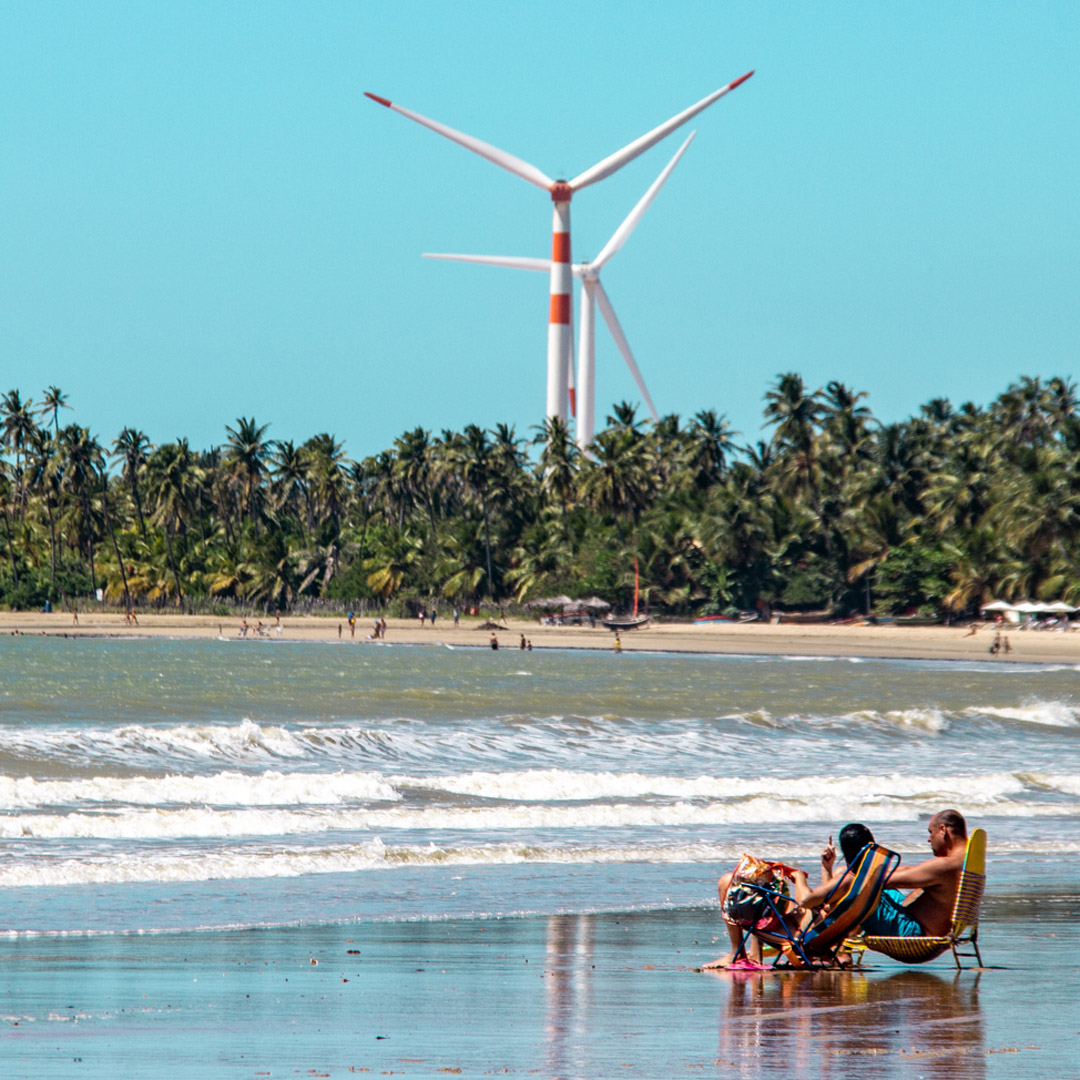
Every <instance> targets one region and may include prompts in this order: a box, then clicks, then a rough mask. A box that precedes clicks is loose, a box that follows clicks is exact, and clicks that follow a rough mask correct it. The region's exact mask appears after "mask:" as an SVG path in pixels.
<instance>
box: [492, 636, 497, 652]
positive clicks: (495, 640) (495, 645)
mask: <svg viewBox="0 0 1080 1080" xmlns="http://www.w3.org/2000/svg"><path fill="white" fill-rule="evenodd" d="M491 648H492V650H493V651H496V652H497V651H498V649H499V639H498V638H497V637H496V636H495V635H494V634H492V635H491Z"/></svg>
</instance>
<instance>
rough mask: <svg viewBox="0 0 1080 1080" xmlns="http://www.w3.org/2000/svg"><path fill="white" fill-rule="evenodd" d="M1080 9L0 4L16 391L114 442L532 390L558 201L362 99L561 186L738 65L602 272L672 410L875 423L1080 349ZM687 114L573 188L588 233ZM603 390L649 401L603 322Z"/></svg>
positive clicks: (469, 412)
mask: <svg viewBox="0 0 1080 1080" xmlns="http://www.w3.org/2000/svg"><path fill="white" fill-rule="evenodd" d="M1078 66H1080V5H1077V4H1076V3H1075V2H1065V0H1062V2H1060V3H1025V4H1017V3H949V4H940V3H934V4H931V3H907V4H903V5H879V4H854V3H828V2H822V3H817V4H809V5H807V4H802V5H795V4H788V5H782V4H762V3H750V2H740V3H706V2H704V0H703V2H701V3H665V4H658V3H655V2H647V3H646V2H622V3H607V2H600V0H594V2H591V3H587V4H585V3H579V4H562V5H555V6H552V5H551V4H539V3H531V4H525V3H507V2H498V3H496V2H484V3H481V2H465V3H462V2H455V3H436V2H434V0H428V2H420V3H409V2H401V0H395V2H393V3H385V2H380V3H368V2H363V0H360V2H354V3H325V2H324V3H313V4H302V3H273V2H259V3H244V2H232V3H229V4H220V3H210V2H207V3H191V2H188V3H182V2H178V3H169V4H165V3H145V2H141V0H140V2H132V3H111V2H107V0H96V2H94V3H89V4H87V3H81V2H80V3H66V2H53V3H37V2H31V0H23V2H13V0H7V2H5V3H3V4H2V5H0V68H2V70H3V73H4V74H3V78H2V80H0V389H3V390H6V389H9V388H13V387H17V388H19V389H21V390H22V392H23V394H24V395H29V396H31V397H34V398H35V399H40V396H41V391H42V388H43V387H45V386H46V385H48V384H56V385H59V386H60V387H61V388H62V389H63V390H65V391H66V392H67V393H68V394H69V395H70V398H71V402H72V404H73V405H75V406H76V411H75V412H73V413H67V414H65V419H67V420H71V419H76V420H78V421H79V422H80V423H84V424H87V425H89V426H90V427H91V428H92V430H94V432H95V433H97V434H98V435H99V436H101V437H102V438H103V439H106V440H111V439H112V438H113V437H114V436H115V435H116V433H117V432H118V431H119V429H120V428H121V427H122V426H124V425H125V424H129V425H135V426H139V427H141V428H143V429H144V430H145V431H146V432H147V433H148V434H149V435H150V437H151V439H153V440H155V441H163V440H167V439H170V438H174V437H176V436H178V435H187V436H188V437H189V438H190V439H191V441H192V443H193V445H195V446H198V447H204V446H208V445H210V444H211V443H216V442H221V441H222V440H223V439H224V437H225V431H224V429H225V425H226V424H228V423H232V422H233V421H234V420H235V418H236V417H238V416H240V415H245V416H251V415H254V416H255V417H256V418H257V419H258V420H259V421H260V422H264V423H269V424H270V425H271V427H270V435H271V436H276V437H279V438H294V439H302V438H305V437H307V436H309V435H311V434H313V433H315V432H318V431H330V432H333V433H334V434H336V435H337V436H338V437H340V438H344V439H345V440H346V442H347V449H348V451H349V452H350V454H352V456H354V457H360V456H363V455H365V454H368V453H372V452H375V451H377V450H379V449H382V448H384V447H386V446H388V445H389V444H390V443H391V442H392V440H393V439H394V437H395V436H396V435H398V434H400V433H401V432H402V431H403V430H404V429H406V428H408V427H414V426H416V425H418V424H419V425H423V426H424V427H427V428H431V429H434V430H436V431H438V430H440V429H442V428H445V427H449V428H460V427H461V426H463V425H464V424H467V423H470V422H475V423H478V424H481V425H484V426H491V425H493V424H495V423H496V422H499V421H507V422H510V423H513V424H516V425H517V428H518V430H519V432H521V433H531V432H530V428H531V426H532V425H533V424H536V423H538V422H539V421H540V419H541V417H542V413H543V409H544V383H545V349H546V312H547V295H546V293H547V283H546V280H545V279H544V278H543V277H542V276H540V275H530V274H515V273H512V272H509V271H499V270H493V269H489V268H483V267H473V266H454V265H447V264H439V263H429V262H425V261H423V260H421V259H420V257H419V256H420V252H421V251H425V250H428V251H473V252H482V253H493V254H523V255H541V256H544V255H547V254H548V253H549V249H550V217H551V209H550V206H551V204H550V201H549V200H548V198H547V196H546V195H545V194H544V193H543V192H542V191H539V190H538V189H536V188H533V187H531V186H530V185H528V184H526V183H524V182H522V181H520V180H518V179H516V178H515V177H513V176H510V175H509V174H508V173H504V172H503V171H501V170H499V169H497V168H495V167H493V166H492V165H490V164H488V163H487V162H485V161H482V160H481V159H479V158H477V157H474V156H473V155H471V154H469V153H467V152H466V151H464V150H462V149H460V148H458V147H456V146H453V145H452V144H450V143H448V142H445V141H444V140H442V139H440V138H439V137H437V136H436V135H434V134H432V133H431V132H428V131H426V130H424V129H423V128H421V127H418V126H417V125H415V124H412V123H411V122H409V121H408V120H406V119H404V118H403V117H401V116H398V115H395V114H393V113H391V112H389V111H388V110H386V109H382V108H380V107H379V106H377V105H374V104H372V103H371V102H370V101H368V100H367V99H365V98H364V97H363V96H362V93H363V91H364V90H372V91H374V92H376V93H378V94H382V95H384V96H386V97H390V98H392V99H394V100H395V101H398V102H400V103H401V104H403V105H405V106H407V107H410V108H412V109H414V110H416V111H418V112H421V113H425V114H427V115H429V116H432V117H435V118H436V119H439V120H442V121H443V122H445V123H447V124H449V125H451V126H453V127H457V128H459V129H461V130H464V131H466V132H469V133H470V134H473V135H476V136H478V137H480V138H483V139H485V140H487V141H490V142H493V143H495V144H496V145H499V146H502V147H504V148H505V149H507V150H510V151H512V152H514V153H516V154H518V155H519V156H521V157H523V158H525V159H526V160H528V161H531V162H533V163H534V164H536V165H537V166H538V167H539V168H540V169H542V170H543V171H544V172H546V173H548V174H549V175H552V176H565V175H571V176H572V175H574V174H576V173H578V172H580V171H582V170H584V169H585V168H586V167H588V166H589V165H591V164H593V163H594V162H596V161H597V160H599V159H600V158H602V157H604V156H606V155H607V154H608V153H610V152H612V151H613V150H615V149H617V148H619V147H620V146H622V145H623V144H625V143H627V142H629V141H630V140H631V139H633V138H635V137H637V136H638V135H639V134H642V133H643V132H645V131H646V130H648V129H649V128H651V127H653V126H654V125H656V124H657V123H659V122H661V121H663V120H665V119H667V118H668V117H669V116H670V115H672V114H673V113H675V112H677V111H679V110H681V109H682V108H684V107H685V106H687V105H689V104H691V103H692V102H694V101H696V100H698V99H699V98H701V97H703V96H705V95H706V94H707V93H709V92H710V91H712V90H714V89H716V88H717V87H719V86H721V85H723V84H724V83H726V82H728V81H729V80H730V79H732V78H733V77H735V76H737V75H740V74H742V73H743V72H745V71H747V70H749V69H750V68H755V69H756V70H757V74H756V76H755V77H754V78H753V79H751V80H750V81H749V82H748V83H746V84H744V85H743V86H742V87H740V88H739V89H738V90H736V91H735V92H734V93H733V94H731V95H730V96H728V97H727V98H724V99H722V100H721V101H720V102H718V103H717V104H715V105H714V106H712V107H711V108H710V109H708V110H707V111H706V112H705V113H703V114H702V115H701V116H700V117H698V118H697V120H695V121H694V122H693V123H692V125H691V126H692V127H693V128H695V129H696V130H697V131H698V137H697V139H696V140H695V142H694V143H693V145H692V146H691V148H690V150H689V152H688V153H687V155H686V156H685V157H684V158H683V160H682V162H681V163H680V164H679V166H678V168H677V169H676V170H675V172H674V174H673V175H672V177H671V179H670V181H669V182H668V184H667V186H666V188H665V189H664V190H663V191H662V192H661V194H660V196H659V197H658V199H657V201H656V202H655V203H654V205H653V207H652V208H651V210H650V211H649V213H648V215H647V216H646V218H645V220H644V222H643V223H642V225H641V226H640V227H639V229H638V231H637V232H636V233H635V234H634V236H633V238H632V239H631V240H630V242H629V243H628V244H627V245H626V247H625V248H624V249H623V251H622V252H620V253H619V254H618V255H617V256H616V257H615V259H614V261H613V262H612V263H611V264H610V266H609V267H608V268H607V269H606V270H605V274H604V281H605V284H606V286H607V289H608V291H609V293H610V295H611V297H612V300H613V302H614V304H615V307H616V310H617V311H618V313H619V315H620V317H621V319H622V321H623V325H624V327H625V329H626V332H627V335H628V337H629V339H630V342H631V344H632V346H633V347H634V350H635V352H636V354H637V357H638V360H639V363H640V365H641V368H642V371H643V373H644V375H645V379H646V381H647V383H648V384H649V387H650V390H651V391H652V394H653V397H654V399H655V400H656V403H657V406H658V408H659V410H660V412H661V413H665V412H678V413H680V414H682V415H683V416H689V415H692V414H693V413H694V412H695V411H697V410H698V409H701V408H705V407H711V408H716V409H718V410H719V411H721V412H723V413H726V414H727V415H728V417H729V419H730V420H731V421H732V423H733V424H734V425H735V427H736V428H738V429H740V430H741V431H742V432H743V437H744V438H745V439H756V438H758V437H760V434H761V432H760V425H761V405H762V396H763V394H764V392H765V390H766V388H767V387H768V385H769V384H770V383H771V382H772V381H773V380H774V378H775V376H776V375H777V373H779V372H784V371H791V370H794V371H799V372H801V373H802V374H803V376H804V377H805V378H806V380H807V382H808V383H810V384H811V385H812V386H819V385H823V384H824V383H825V382H827V381H828V380H830V379H834V378H835V379H840V380H842V381H844V382H846V383H849V384H851V385H853V386H854V387H856V388H857V389H861V390H866V391H869V393H870V399H869V404H870V405H871V407H872V408H873V409H874V411H875V413H876V414H877V415H878V416H879V417H880V418H882V419H885V420H894V419H899V418H901V417H904V416H907V415H909V414H910V413H911V412H912V411H914V410H916V409H917V408H918V406H919V405H920V404H921V403H923V402H925V401H927V400H928V399H930V398H932V397H936V396H945V397H949V398H952V399H953V401H954V402H957V403H959V402H962V401H965V400H975V401H977V402H986V401H988V400H989V399H991V398H992V397H993V396H995V395H996V394H997V393H999V392H1000V391H1001V390H1002V389H1004V388H1005V386H1006V385H1007V384H1008V383H1009V382H1010V381H1012V380H1014V379H1016V377H1017V376H1018V375H1020V374H1032V375H1043V376H1049V375H1053V374H1061V375H1064V376H1073V375H1074V374H1075V373H1076V357H1077V344H1078V342H1080V303H1078V299H1080V199H1078V193H1080V102H1078V96H1080V93H1078V87H1080V79H1078V70H1077V69H1078ZM680 139H681V136H679V135H673V136H671V137H669V139H668V140H667V141H665V142H664V143H661V144H660V145H659V146H657V147H655V148H653V149H652V150H650V151H649V152H648V153H647V154H645V155H644V156H642V157H640V158H638V159H637V161H635V162H634V163H632V164H631V165H629V166H627V167H626V168H625V169H624V170H623V171H622V172H620V173H619V174H618V175H616V176H614V177H612V178H610V179H608V180H605V181H603V182H602V183H600V184H598V185H596V186H595V187H592V188H589V189H588V190H586V191H583V192H581V193H580V194H579V195H578V196H577V197H576V198H575V200H574V202H573V227H574V255H575V257H576V258H582V257H587V256H590V255H595V254H596V253H597V252H598V250H599V248H600V247H601V246H602V245H603V243H604V242H605V241H606V239H607V238H608V236H609V234H610V233H611V231H612V230H613V229H614V228H615V227H616V225H617V224H618V223H619V222H620V221H621V220H622V218H623V217H624V216H625V214H626V213H627V212H628V210H629V209H630V207H631V206H632V205H633V204H634V202H635V201H636V200H637V198H638V197H639V196H640V194H641V193H642V192H643V191H644V190H645V188H646V187H647V186H648V185H649V183H651V181H652V179H653V178H654V177H655V176H656V175H657V173H659V171H660V169H661V168H662V167H663V165H664V163H665V162H666V161H667V159H668V158H669V157H670V155H671V154H672V153H674V151H675V149H676V147H677V145H678V142H679V141H680ZM597 340H598V392H597V400H598V414H599V418H600V419H602V417H603V415H604V412H605V411H606V408H607V406H608V405H609V403H610V402H612V401H616V400H621V399H623V398H626V399H629V400H633V401H637V400H638V394H637V392H636V390H635V388H634V386H633V383H632V382H631V380H630V377H629V375H628V374H627V373H626V371H625V369H624V368H623V367H622V363H621V360H620V358H619V357H618V354H617V353H616V351H615V348H614V346H613V345H612V343H611V341H610V339H609V338H608V336H607V334H606V331H605V330H604V329H603V327H602V326H601V327H600V328H598V337H597Z"/></svg>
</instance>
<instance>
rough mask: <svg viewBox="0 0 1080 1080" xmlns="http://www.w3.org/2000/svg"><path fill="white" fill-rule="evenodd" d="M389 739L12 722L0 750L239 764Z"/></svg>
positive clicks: (259, 727) (266, 729)
mask: <svg viewBox="0 0 1080 1080" xmlns="http://www.w3.org/2000/svg"><path fill="white" fill-rule="evenodd" d="M390 738H391V736H390V734H389V733H388V732H386V731H383V730H380V729H377V728H376V729H371V728H364V727H310V728H296V729H292V730H290V729H289V728H286V727H281V726H278V725H273V724H258V723H256V722H255V721H253V720H251V719H246V718H245V719H244V720H242V721H241V722H240V723H238V724H181V725H177V726H175V727H153V726H149V725H145V724H125V725H124V726H122V727H116V728H107V727H90V728H66V727H46V728H32V727H9V728H6V729H4V730H2V731H0V751H6V752H8V753H15V754H21V755H26V756H32V757H52V756H55V757H58V758H60V759H61V760H68V761H70V760H72V759H73V758H74V759H80V758H81V759H84V760H91V761H92V760H100V759H105V760H124V761H130V760H135V761H139V762H143V763H145V762H148V761H155V760H161V761H165V762H168V761H170V760H182V761H189V762H190V761H196V762H199V761H214V760H222V759H224V760H226V761H232V762H237V763H246V762H253V763H257V762H265V761H271V760H275V759H282V758H285V759H299V758H304V757H328V756H334V755H339V754H340V753H341V751H342V750H346V751H363V750H369V749H371V748H374V747H380V746H383V745H385V743H386V742H387V741H388V740H389V739H390Z"/></svg>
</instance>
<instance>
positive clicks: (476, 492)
mask: <svg viewBox="0 0 1080 1080" xmlns="http://www.w3.org/2000/svg"><path fill="white" fill-rule="evenodd" d="M462 435H463V439H462V445H461V448H460V452H459V457H458V465H459V467H460V470H461V477H462V480H463V481H464V482H465V486H466V487H467V488H468V489H469V491H471V492H472V494H473V496H474V497H477V498H479V500H480V509H481V513H482V515H483V520H484V554H485V557H486V560H487V586H488V597H489V599H492V600H494V599H495V576H494V574H493V573H492V569H491V524H490V520H489V517H488V487H489V485H490V483H491V479H492V474H493V473H494V470H495V462H494V461H493V460H492V458H493V454H492V446H491V442H490V440H489V439H488V433H487V432H486V431H484V430H483V429H482V428H479V427H477V426H476V424H469V426H468V427H466V428H465V430H464V431H463V432H462Z"/></svg>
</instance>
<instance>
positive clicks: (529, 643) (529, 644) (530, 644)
mask: <svg viewBox="0 0 1080 1080" xmlns="http://www.w3.org/2000/svg"><path fill="white" fill-rule="evenodd" d="M525 648H526V649H528V650H529V652H532V640H531V639H530V640H529V641H526V642H525Z"/></svg>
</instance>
